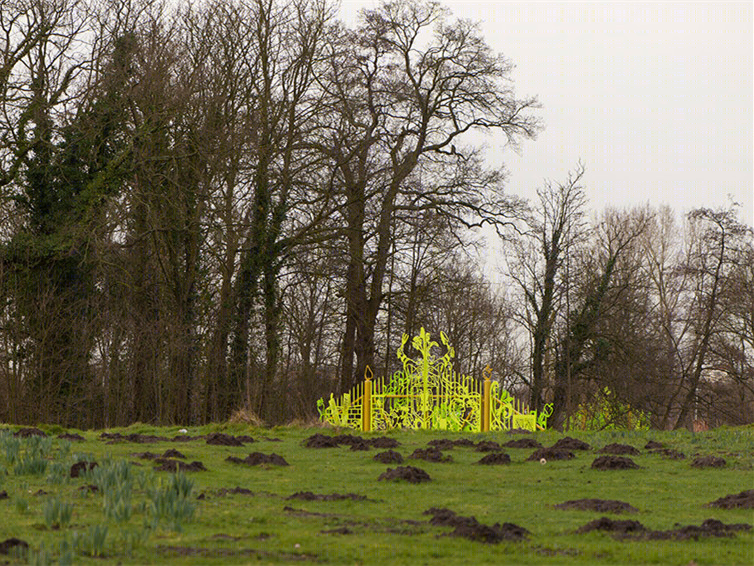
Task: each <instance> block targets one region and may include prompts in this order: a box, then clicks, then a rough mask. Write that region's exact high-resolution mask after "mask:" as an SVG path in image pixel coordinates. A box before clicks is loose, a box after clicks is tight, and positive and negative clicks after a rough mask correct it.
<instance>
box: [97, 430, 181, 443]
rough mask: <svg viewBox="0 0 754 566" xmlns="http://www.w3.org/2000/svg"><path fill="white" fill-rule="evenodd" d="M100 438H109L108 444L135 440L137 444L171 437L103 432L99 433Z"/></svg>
mask: <svg viewBox="0 0 754 566" xmlns="http://www.w3.org/2000/svg"><path fill="white" fill-rule="evenodd" d="M99 438H100V440H109V441H110V442H108V444H115V443H118V442H133V443H135V444H154V443H156V442H169V441H170V439H169V438H166V437H164V436H155V435H153V434H136V433H133V434H127V435H123V434H121V433H119V432H103V433H102V434H100V435H99Z"/></svg>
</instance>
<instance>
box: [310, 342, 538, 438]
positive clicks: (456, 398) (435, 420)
mask: <svg viewBox="0 0 754 566" xmlns="http://www.w3.org/2000/svg"><path fill="white" fill-rule="evenodd" d="M408 338H409V336H408V334H404V335H403V338H402V340H401V345H400V347H399V348H398V352H397V356H398V359H400V360H401V362H402V364H403V369H402V370H401V371H398V372H396V373H395V374H393V375H392V376H391V378H390V379H389V380H385V378H379V379H373V374H372V370H371V369H370V368H369V367H367V369H366V371H365V375H364V377H365V380H364V382H363V383H360V384H358V385H357V386H356V387H355V388H354V389H352V390H351V392H350V393H345V394H343V395H341V396H340V398H339V399H337V400H336V399H335V396H334V395H332V394H331V395H330V399H329V400H328V402H327V403H325V400H324V399H320V400H319V401H318V402H317V409H318V411H319V415H320V419H321V420H322V421H324V422H328V423H330V424H332V425H335V426H340V427H350V428H355V429H358V428H361V430H364V431H369V430H383V429H391V428H405V429H434V430H453V431H462V430H468V431H489V430H508V429H510V428H511V427H512V428H522V429H527V430H537V429H544V428H545V427H546V426H547V418H548V417H549V416H550V415H551V414H552V404H549V405H547V406H546V407H545V410H544V411H542V412H541V413H540V414H539V415H537V412H536V411H530V410H529V408H528V407H526V406H524V405H522V404H521V403H517V402H516V400H515V399H514V398H513V397H512V396H511V395H510V393H508V392H507V391H506V390H505V389H502V388H501V387H500V383H498V382H497V381H492V379H491V376H492V369H491V368H490V367H489V366H487V367H486V368H485V369H484V372H483V373H484V381H480V380H478V379H475V378H473V377H471V376H467V375H458V374H457V373H456V372H455V371H454V370H453V363H452V360H453V357H454V355H455V352H454V351H453V347H452V346H451V345H450V343H449V342H448V337H447V336H446V335H445V333H444V332H441V333H440V341H441V342H442V344H443V346H444V347H445V353H444V354H443V355H442V356H439V357H436V356H435V355H434V354H433V350H434V349H436V348H439V347H440V344H438V343H437V342H436V341H433V340H431V337H430V335H429V333H427V332H426V331H425V330H424V328H422V329H421V331H420V332H419V335H418V336H415V337H414V338H413V340H412V341H411V346H412V347H413V348H414V350H416V351H417V352H418V353H419V357H417V358H415V359H413V358H410V357H409V356H408V355H407V354H406V351H405V347H406V344H407V343H408Z"/></svg>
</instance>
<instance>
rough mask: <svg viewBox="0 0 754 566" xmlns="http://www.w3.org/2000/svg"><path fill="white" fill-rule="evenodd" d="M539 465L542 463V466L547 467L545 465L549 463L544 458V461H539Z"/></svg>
mask: <svg viewBox="0 0 754 566" xmlns="http://www.w3.org/2000/svg"><path fill="white" fill-rule="evenodd" d="M539 463H540V464H542V465H543V466H544V465H545V464H546V463H547V460H545V459H544V458H542V459H541V460H540V461H539Z"/></svg>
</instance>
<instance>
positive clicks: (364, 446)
mask: <svg viewBox="0 0 754 566" xmlns="http://www.w3.org/2000/svg"><path fill="white" fill-rule="evenodd" d="M371 449H372V445H371V444H369V443H368V442H366V441H361V442H354V443H353V444H351V451H352V452H358V451H365V450H371Z"/></svg>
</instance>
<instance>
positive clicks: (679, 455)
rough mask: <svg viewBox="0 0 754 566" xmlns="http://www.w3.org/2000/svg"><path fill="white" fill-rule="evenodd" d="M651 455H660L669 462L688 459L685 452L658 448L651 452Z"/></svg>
mask: <svg viewBox="0 0 754 566" xmlns="http://www.w3.org/2000/svg"><path fill="white" fill-rule="evenodd" d="M650 453H652V454H659V455H660V456H662V457H663V458H668V459H669V460H684V459H685V458H686V454H684V453H683V452H678V450H673V449H671V448H656V449H654V450H650Z"/></svg>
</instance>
